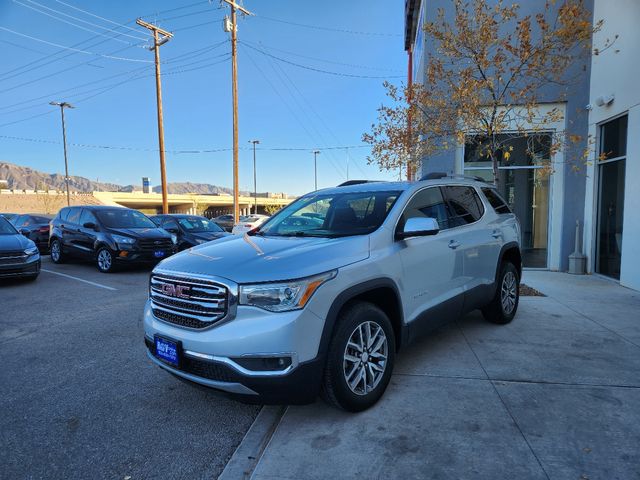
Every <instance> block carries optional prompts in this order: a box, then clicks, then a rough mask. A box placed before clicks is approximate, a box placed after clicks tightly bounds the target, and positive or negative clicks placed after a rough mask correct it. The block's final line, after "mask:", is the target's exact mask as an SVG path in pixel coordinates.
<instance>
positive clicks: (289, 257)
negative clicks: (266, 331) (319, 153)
mask: <svg viewBox="0 0 640 480" xmlns="http://www.w3.org/2000/svg"><path fill="white" fill-rule="evenodd" d="M368 257H369V237H368V236H367V235H359V236H354V237H342V238H300V237H260V236H248V235H242V236H239V235H231V236H228V237H225V238H222V239H220V240H219V241H217V242H213V243H211V244H205V245H200V246H198V247H193V248H190V249H188V250H185V251H184V252H182V253H179V254H177V255H174V256H172V257H169V258H167V259H166V260H163V261H162V262H161V263H160V264H159V265H158V268H161V269H163V270H171V271H175V272H183V273H195V274H200V275H216V276H219V277H224V278H227V279H229V280H232V281H234V282H236V283H252V282H270V281H279V280H291V279H295V278H303V277H308V276H310V275H315V274H318V273H322V272H326V271H329V270H333V269H336V268H340V267H344V266H345V265H349V264H351V263H355V262H359V261H362V260H364V259H366V258H368Z"/></svg>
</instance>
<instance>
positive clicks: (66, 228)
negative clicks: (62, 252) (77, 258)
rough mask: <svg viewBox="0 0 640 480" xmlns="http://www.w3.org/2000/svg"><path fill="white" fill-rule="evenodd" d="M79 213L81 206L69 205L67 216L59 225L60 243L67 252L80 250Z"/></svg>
mask: <svg viewBox="0 0 640 480" xmlns="http://www.w3.org/2000/svg"><path fill="white" fill-rule="evenodd" d="M81 213H82V208H81V207H70V208H69V213H68V214H67V218H66V219H65V220H64V221H63V222H62V225H60V230H61V232H62V244H63V245H64V247H65V249H66V250H67V251H68V252H69V253H72V254H74V255H78V254H80V253H81V252H82V250H81V249H80V248H78V239H79V238H80V236H79V230H80V214H81Z"/></svg>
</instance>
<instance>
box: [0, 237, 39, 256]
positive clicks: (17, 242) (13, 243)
mask: <svg viewBox="0 0 640 480" xmlns="http://www.w3.org/2000/svg"><path fill="white" fill-rule="evenodd" d="M33 245H35V244H34V243H33V242H32V241H31V240H29V239H28V238H27V237H25V236H24V235H21V234H19V233H17V234H15V235H0V252H3V251H4V252H7V251H8V252H11V251H15V250H24V249H25V248H27V247H30V246H33Z"/></svg>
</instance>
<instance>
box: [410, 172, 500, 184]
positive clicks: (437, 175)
mask: <svg viewBox="0 0 640 480" xmlns="http://www.w3.org/2000/svg"><path fill="white" fill-rule="evenodd" d="M440 178H464V179H466V180H474V181H476V182H483V183H488V182H487V180H485V179H484V178H482V177H478V176H476V175H460V174H449V173H444V172H431V173H427V174H426V175H424V176H423V177H421V178H420V181H421V182H422V181H424V180H438V179H440Z"/></svg>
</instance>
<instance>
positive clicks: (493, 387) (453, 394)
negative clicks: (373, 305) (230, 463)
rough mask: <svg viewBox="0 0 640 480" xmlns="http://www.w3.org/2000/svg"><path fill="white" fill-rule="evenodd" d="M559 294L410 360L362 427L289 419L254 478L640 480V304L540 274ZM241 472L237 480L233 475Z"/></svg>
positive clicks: (425, 348) (447, 332) (446, 332)
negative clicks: (503, 322)
mask: <svg viewBox="0 0 640 480" xmlns="http://www.w3.org/2000/svg"><path fill="white" fill-rule="evenodd" d="M524 282H525V283H527V284H528V285H530V286H532V287H534V288H536V289H538V290H540V291H541V292H543V293H545V294H546V295H548V296H547V297H523V298H522V299H521V303H520V309H519V312H518V315H517V317H516V319H515V320H514V321H513V322H512V323H511V324H510V325H506V326H496V325H491V324H488V323H486V322H484V321H483V319H482V317H481V315H480V314H479V313H474V314H471V315H468V316H467V317H465V318H464V319H463V320H461V321H460V322H458V323H456V324H454V325H450V326H449V327H447V328H445V329H442V330H440V331H438V332H436V333H434V334H433V335H431V336H430V337H428V338H427V339H425V340H424V341H422V342H420V343H419V344H416V345H414V346H412V347H410V348H409V349H407V350H406V351H404V352H402V353H401V354H400V356H399V362H398V364H397V365H396V369H395V373H394V375H393V377H392V380H391V384H390V386H389V388H388V390H387V392H386V394H385V395H384V397H383V398H382V400H381V401H380V402H379V403H378V404H377V405H376V406H375V407H373V408H371V409H370V410H368V411H366V412H363V413H360V414H355V415H354V414H348V413H344V412H340V411H337V410H335V409H332V408H330V407H328V406H327V405H325V404H324V403H322V402H320V401H318V402H317V403H316V404H314V405H310V406H304V407H290V408H289V409H288V410H287V411H286V413H285V415H284V416H283V417H282V419H281V421H280V423H279V424H278V426H277V428H276V429H275V431H274V433H273V436H272V437H271V439H270V442H269V443H268V444H267V445H266V448H264V452H263V454H262V456H261V457H260V458H259V460H258V461H257V465H255V470H254V471H253V475H252V476H251V478H253V479H258V480H267V479H327V478H332V479H341V478H366V479H369V478H402V479H412V478H420V479H423V478H429V479H445V478H446V479H449V478H452V479H466V478H468V479H485V478H486V479H492V480H495V479H503V478H504V479H514V478H517V479H530V478H531V479H538V478H540V479H545V478H552V479H571V480H586V479H591V480H595V479H604V480H612V479H624V480H627V479H640V293H638V292H634V291H631V290H627V289H625V288H623V287H620V286H619V285H617V284H615V283H613V282H609V281H607V280H603V279H599V278H595V277H575V276H570V275H567V274H561V273H551V272H537V271H535V272H534V271H527V272H526V273H525V276H524ZM227 473H229V472H227Z"/></svg>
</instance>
